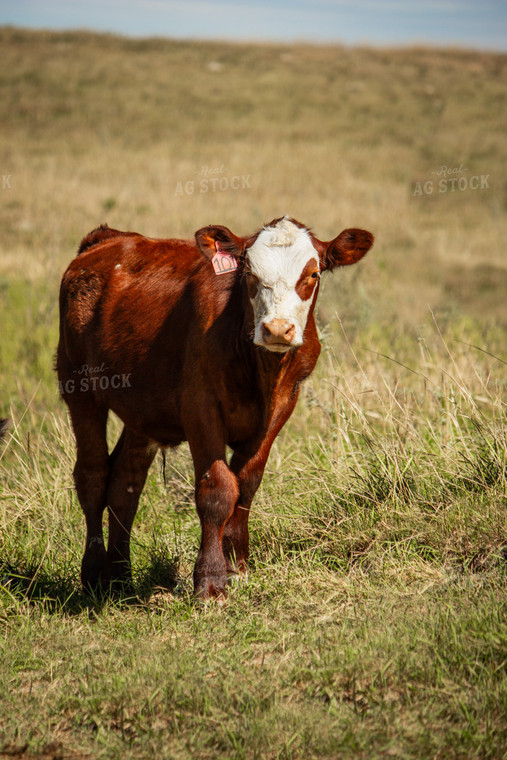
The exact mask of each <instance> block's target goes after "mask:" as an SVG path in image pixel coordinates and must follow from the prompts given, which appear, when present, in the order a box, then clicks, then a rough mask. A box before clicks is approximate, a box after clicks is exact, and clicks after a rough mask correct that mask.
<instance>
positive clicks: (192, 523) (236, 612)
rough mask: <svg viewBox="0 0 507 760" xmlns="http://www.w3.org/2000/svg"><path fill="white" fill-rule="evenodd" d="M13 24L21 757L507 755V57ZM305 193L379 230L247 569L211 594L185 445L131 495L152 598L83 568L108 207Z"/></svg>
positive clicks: (215, 217)
mask: <svg viewBox="0 0 507 760" xmlns="http://www.w3.org/2000/svg"><path fill="white" fill-rule="evenodd" d="M0 42H1V50H2V67H1V70H0V95H1V102H2V109H1V110H0V135H1V137H0V176H1V183H0V222H1V229H2V236H1V238H0V326H1V332H0V417H11V418H12V419H13V423H14V425H13V428H12V431H11V433H9V434H8V436H7V438H6V440H5V441H4V442H3V443H2V444H0V628H1V630H2V634H3V635H2V637H0V663H1V664H0V682H1V684H2V688H1V690H0V757H4V756H9V757H13V756H14V757H20V758H21V757H30V756H33V755H36V756H37V755H38V756H41V757H44V758H59V757H71V758H78V757H79V758H84V757H104V758H116V757H118V758H120V757H121V758H148V757H160V758H187V757H199V758H216V757H220V758H305V760H306V758H313V757H321V758H338V757H340V758H354V760H357V758H365V760H366V758H367V759H368V760H371V759H372V758H381V757H394V758H400V760H402V759H403V760H406V759H407V758H414V759H415V758H418V759H419V758H440V757H442V758H444V757H445V758H446V759H447V758H463V759H464V758H466V759H467V760H469V759H470V758H502V757H506V756H507V728H506V727H507V678H506V675H505V662H506V652H507V634H506V631H507V628H506V623H507V615H506V613H507V594H506V591H505V581H506V575H505V572H506V567H505V561H506V553H507V499H506V439H505V380H506V371H505V370H506V362H507V357H506V353H505V345H506V341H505V328H506V326H507V309H506V306H505V303H506V299H505V294H506V292H507V259H506V257H505V251H504V248H505V243H504V241H505V239H506V234H507V213H506V212H507V195H506V185H505V177H506V169H507V151H506V143H507V138H506V133H505V123H506V110H507V109H506V103H505V74H506V68H507V56H504V55H496V54H490V53H476V52H473V51H460V50H441V49H427V48H414V49H399V50H394V49H393V50H371V49H366V48H347V47H340V46H319V47H317V46H308V45H290V46H289V45H285V46H282V45H253V44H252V45H247V44H242V45H233V44H226V43H218V42H217V43H203V42H199V43H196V42H190V41H188V42H181V41H178V42H176V41H172V40H161V39H160V40H158V39H153V40H126V39H122V38H119V37H113V36H109V35H93V34H88V33H86V34H85V33H51V32H28V31H20V30H16V29H7V28H3V29H0ZM285 213H289V214H291V215H292V216H294V217H296V218H297V219H299V220H300V221H302V222H304V223H306V224H307V225H309V226H311V227H312V228H313V229H314V230H315V232H316V234H317V235H318V236H319V237H321V238H331V237H334V236H335V235H336V234H338V232H340V230H341V229H343V228H344V227H350V226H361V227H365V228H367V229H370V230H371V231H373V232H374V233H375V236H376V243H375V246H374V248H373V250H372V252H371V253H370V254H369V255H368V256H367V257H366V259H365V260H364V261H363V262H361V263H360V264H359V265H357V266H356V267H353V268H351V269H350V271H345V270H344V271H343V272H336V273H335V274H333V275H332V276H329V277H328V278H327V280H326V283H325V286H324V289H323V292H322V294H321V298H320V302H319V312H318V322H319V329H320V331H321V337H322V342H323V345H324V350H323V354H322V356H321V359H320V362H319V365H318V368H317V370H316V372H315V374H314V375H313V376H312V378H311V380H310V381H309V382H308V383H307V384H306V385H305V387H304V389H303V393H302V397H301V400H300V403H299V406H298V409H297V411H296V413H295V415H294V417H293V418H292V419H291V421H290V423H289V424H288V425H287V427H286V429H285V430H284V431H283V432H282V434H281V435H280V437H279V439H278V440H277V442H276V445H275V446H274V449H273V452H272V455H271V458H270V460H269V464H268V469H267V472H266V475H265V478H264V482H263V485H262V488H261V490H260V492H259V494H258V496H257V498H256V501H255V503H254V510H253V515H252V570H251V574H250V580H249V582H248V583H247V584H245V585H243V586H241V587H238V588H237V589H233V590H232V591H231V595H230V602H229V604H228V605H227V606H225V607H223V608H222V607H218V606H217V605H210V606H209V607H207V608H205V609H198V608H196V607H195V605H194V603H193V601H192V599H191V597H190V593H189V592H190V586H191V584H190V579H191V570H192V564H193V561H194V559H195V554H196V550H197V544H198V521H197V518H196V515H195V510H194V508H193V502H192V496H193V483H192V475H191V466H190V459H189V455H188V452H187V450H186V447H184V446H183V447H181V449H180V450H178V451H177V452H174V453H169V454H168V456H167V461H166V463H165V471H164V469H163V463H162V461H161V460H160V461H157V463H156V465H154V466H153V468H152V471H151V473H150V476H149V480H148V483H147V486H146V490H145V493H144V495H143V497H142V499H141V504H140V509H139V514H138V518H137V521H136V524H135V527H134V540H133V555H134V574H135V581H136V586H137V591H138V595H139V599H138V601H137V603H136V604H131V605H128V604H123V605H121V604H116V603H114V602H111V601H101V600H93V599H89V598H87V597H86V596H84V595H83V594H82V593H81V591H80V588H79V584H78V572H79V563H80V556H81V551H82V544H83V536H84V534H83V520H82V517H81V514H80V510H79V506H78V504H77V500H76V496H75V493H74V491H73V487H72V479H71V472H72V467H73V440H72V435H71V432H70V429H69V424H68V420H67V416H66V413H65V410H64V408H63V406H62V404H61V402H60V401H59V398H58V394H57V387H56V379H55V376H54V373H53V370H52V362H53V354H54V350H55V346H56V340H57V320H58V314H57V293H58V287H59V281H60V277H61V274H62V272H63V270H64V268H65V266H66V264H67V262H68V261H69V260H70V258H71V257H72V256H73V255H74V253H75V251H76V249H77V246H78V243H79V241H80V239H81V238H82V237H83V236H84V235H85V234H86V233H87V232H88V231H89V230H91V229H92V228H93V227H95V226H97V225H98V224H99V223H101V222H106V221H107V222H108V223H109V224H110V225H111V226H114V227H119V228H128V229H134V230H137V231H139V232H142V233H145V234H147V235H150V236H160V237H191V236H192V235H193V232H194V231H195V230H196V229H198V228H200V227H202V226H204V225H206V224H211V223H217V224H225V225H227V226H229V227H231V229H233V231H235V232H237V233H238V234H247V233H251V232H254V231H255V230H257V229H259V227H261V226H262V225H263V224H265V223H267V222H269V221H270V220H271V219H273V218H274V217H278V216H280V215H283V214H285ZM118 430H119V426H118V424H117V422H115V421H114V420H112V422H111V431H110V432H111V441H113V440H114V439H115V437H116V436H117V435H118Z"/></svg>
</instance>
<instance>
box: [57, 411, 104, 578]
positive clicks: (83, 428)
mask: <svg viewBox="0 0 507 760" xmlns="http://www.w3.org/2000/svg"><path fill="white" fill-rule="evenodd" d="M65 401H66V402H67V405H68V407H69V413H70V418H71V421H72V427H73V429H74V435H75V438H76V449H77V452H76V464H75V467H74V472H73V475H74V483H75V486H76V491H77V496H78V499H79V503H80V505H81V509H82V510H83V513H84V516H85V520H86V544H85V552H84V556H83V560H82V563H81V582H82V583H83V586H84V587H85V588H87V589H88V590H94V589H96V588H97V586H98V584H99V583H100V579H101V575H102V570H103V566H104V562H105V559H106V550H105V548H104V540H103V536H102V515H103V512H104V509H105V506H106V493H107V480H108V475H109V458H108V451H107V441H106V427H107V409H105V408H103V407H98V406H97V405H95V404H82V403H79V404H78V403H76V402H75V401H74V399H73V398H71V397H68V398H66V399H65Z"/></svg>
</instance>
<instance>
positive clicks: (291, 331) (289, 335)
mask: <svg viewBox="0 0 507 760" xmlns="http://www.w3.org/2000/svg"><path fill="white" fill-rule="evenodd" d="M295 334H296V325H289V327H288V328H287V330H286V331H285V333H284V336H283V337H284V338H285V340H286V341H288V342H291V341H292V340H294V336H295Z"/></svg>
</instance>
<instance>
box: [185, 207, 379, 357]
mask: <svg viewBox="0 0 507 760" xmlns="http://www.w3.org/2000/svg"><path fill="white" fill-rule="evenodd" d="M195 239H196V243H197V247H198V248H199V250H200V251H201V253H203V255H204V256H206V257H207V258H209V259H212V258H213V257H214V256H215V255H216V254H217V253H218V255H219V256H220V255H221V254H225V255H226V256H232V257H234V260H235V261H237V262H239V263H240V265H241V267H242V271H243V274H244V277H245V280H246V285H247V289H248V296H249V298H250V302H251V304H252V309H253V315H254V338H253V340H254V343H255V344H256V345H258V346H262V347H263V348H266V349H268V350H269V351H274V352H278V353H285V352H286V351H289V350H291V349H294V348H297V347H298V346H300V345H301V344H302V343H303V335H304V331H305V327H306V322H307V320H308V315H309V313H310V310H311V308H312V306H313V304H314V302H315V298H316V296H317V292H318V289H319V280H320V275H321V273H322V272H324V271H326V270H332V269H334V268H335V267H338V266H346V265H348V264H355V263H356V261H359V259H361V258H362V257H363V256H364V255H365V253H367V251H368V250H369V249H370V248H371V246H372V244H373V235H372V234H371V233H370V232H367V231H366V230H359V229H348V230H344V231H343V232H341V233H340V234H339V235H338V236H337V237H336V238H334V239H333V240H331V241H329V242H323V241H321V240H319V239H318V238H316V237H315V235H313V234H312V233H311V232H310V230H308V229H307V228H306V227H305V226H304V225H302V224H300V223H299V222H296V221H295V220H294V219H290V218H288V217H283V218H282V219H275V220H274V221H272V222H270V224H268V225H266V226H265V227H264V228H263V229H262V230H261V231H260V232H258V233H256V234H255V235H253V236H252V237H250V238H240V237H237V236H236V235H234V234H233V233H232V232H231V231H230V230H229V229H228V228H227V227H221V226H210V227H204V228H203V229H201V230H198V231H197V232H196V233H195Z"/></svg>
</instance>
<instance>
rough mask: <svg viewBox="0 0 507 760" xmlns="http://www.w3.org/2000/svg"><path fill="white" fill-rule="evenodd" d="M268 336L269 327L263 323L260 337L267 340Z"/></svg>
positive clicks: (269, 334)
mask: <svg viewBox="0 0 507 760" xmlns="http://www.w3.org/2000/svg"><path fill="white" fill-rule="evenodd" d="M270 336H271V330H270V329H269V327H268V325H267V324H266V322H264V323H263V325H262V337H263V338H269V337H270Z"/></svg>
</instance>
